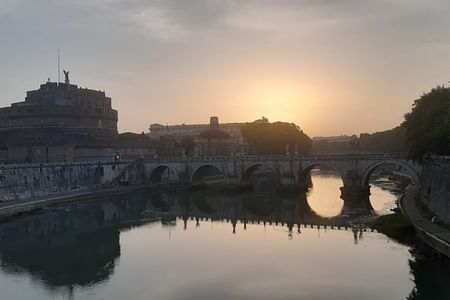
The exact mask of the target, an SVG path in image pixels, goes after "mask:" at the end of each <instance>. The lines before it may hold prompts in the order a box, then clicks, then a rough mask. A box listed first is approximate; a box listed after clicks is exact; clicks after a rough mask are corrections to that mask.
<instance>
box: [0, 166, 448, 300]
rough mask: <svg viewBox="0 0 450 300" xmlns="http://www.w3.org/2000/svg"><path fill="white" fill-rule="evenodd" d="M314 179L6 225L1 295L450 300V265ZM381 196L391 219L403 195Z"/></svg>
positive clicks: (324, 176)
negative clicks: (362, 217)
mask: <svg viewBox="0 0 450 300" xmlns="http://www.w3.org/2000/svg"><path fill="white" fill-rule="evenodd" d="M312 180H313V184H314V186H313V188H312V190H311V191H310V192H308V194H307V195H289V196H283V195H271V194H257V193H250V192H249V193H245V194H240V195H230V194H224V193H211V192H195V193H194V192H192V193H182V194H180V193H179V194H165V193H151V194H150V193H143V192H139V193H133V194H131V195H129V196H128V197H121V198H117V199H108V200H105V201H96V202H90V203H81V204H73V205H66V206H60V207H54V208H52V209H48V210H45V211H41V212H39V213H35V214H33V215H29V216H24V217H23V218H21V219H19V220H16V221H14V222H9V223H3V224H0V259H1V265H0V299H35V300H40V299H117V300H123V299H195V300H197V299H215V300H220V299H258V300H259V299H315V300H322V299H323V300H325V299H336V300H337V299H342V300H344V299H345V300H349V299H391V300H393V299H416V300H417V299H450V297H449V295H450V288H449V286H450V285H449V284H448V283H449V282H450V281H449V280H450V272H449V271H448V269H449V268H448V264H447V265H446V263H445V262H444V263H443V262H442V261H440V260H439V261H438V260H435V259H433V258H431V259H424V258H423V256H421V255H418V254H414V255H412V254H411V253H416V251H412V250H414V249H410V248H409V247H408V246H404V245H401V244H399V243H397V242H395V241H393V240H390V239H389V238H387V237H386V236H384V235H382V234H379V233H375V232H370V231H365V230H364V229H363V227H361V226H359V225H357V223H358V220H359V219H354V218H355V217H354V216H352V215H351V214H350V215H349V214H348V213H347V212H343V211H342V200H341V199H340V198H339V194H340V191H339V187H340V186H341V185H342V182H341V180H340V178H339V177H337V176H335V175H333V174H331V173H324V172H321V173H320V172H316V171H315V172H313V174H312ZM371 192H372V196H371V203H372V206H373V208H374V210H375V213H376V214H384V213H387V212H389V210H390V208H392V207H394V206H395V200H396V198H397V195H398V193H399V192H400V190H399V188H398V185H396V184H395V183H392V182H391V181H388V180H386V179H383V178H379V179H377V180H376V182H375V183H372V189H371ZM358 218H359V217H358ZM349 223H351V224H354V225H353V226H352V225H350V226H349V227H345V226H344V224H349Z"/></svg>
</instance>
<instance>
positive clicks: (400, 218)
mask: <svg viewBox="0 0 450 300" xmlns="http://www.w3.org/2000/svg"><path fill="white" fill-rule="evenodd" d="M372 227H373V228H374V229H376V230H377V231H378V232H381V233H383V234H385V235H387V236H388V237H390V238H393V239H395V240H397V241H400V242H408V241H410V240H412V239H413V237H414V235H415V229H414V226H413V225H412V224H411V222H410V221H409V220H408V219H407V218H406V217H405V216H404V215H402V214H400V213H398V214H390V215H385V216H380V217H378V218H377V219H376V220H375V221H374V222H373V224H372Z"/></svg>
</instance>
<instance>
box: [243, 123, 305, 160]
mask: <svg viewBox="0 0 450 300" xmlns="http://www.w3.org/2000/svg"><path fill="white" fill-rule="evenodd" d="M241 132H242V136H243V137H244V138H245V140H246V141H247V143H248V144H249V146H250V152H251V153H254V154H285V153H286V145H288V147H289V149H288V150H289V152H290V153H294V151H295V148H296V147H297V151H298V152H299V153H301V154H307V153H309V152H310V150H311V142H312V141H311V139H310V138H309V137H308V136H307V135H306V134H305V133H303V131H302V130H300V128H299V127H298V126H297V125H295V124H294V123H286V122H275V123H246V124H245V125H244V126H242V128H241Z"/></svg>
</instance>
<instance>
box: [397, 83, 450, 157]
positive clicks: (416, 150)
mask: <svg viewBox="0 0 450 300" xmlns="http://www.w3.org/2000/svg"><path fill="white" fill-rule="evenodd" d="M402 125H403V126H404V127H405V128H406V134H407V141H408V144H409V156H410V157H411V158H412V159H414V160H418V161H421V160H422V158H423V156H424V155H425V154H431V153H432V154H439V155H449V154H450V89H449V88H446V87H443V86H438V87H436V88H434V89H432V90H431V91H430V92H428V93H426V94H424V95H422V97H420V98H419V99H417V100H415V101H414V104H413V108H412V110H411V112H409V113H407V114H406V115H405V121H404V122H403V124H402Z"/></svg>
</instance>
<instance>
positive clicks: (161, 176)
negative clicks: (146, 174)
mask: <svg viewBox="0 0 450 300" xmlns="http://www.w3.org/2000/svg"><path fill="white" fill-rule="evenodd" d="M177 181H178V174H177V172H176V171H175V170H173V169H171V168H169V166H166V165H161V166H157V167H155V168H153V169H152V170H151V171H150V182H151V183H169V182H177Z"/></svg>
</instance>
